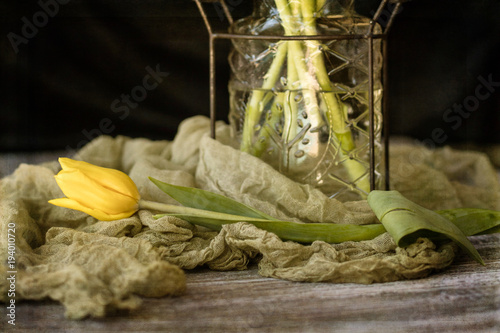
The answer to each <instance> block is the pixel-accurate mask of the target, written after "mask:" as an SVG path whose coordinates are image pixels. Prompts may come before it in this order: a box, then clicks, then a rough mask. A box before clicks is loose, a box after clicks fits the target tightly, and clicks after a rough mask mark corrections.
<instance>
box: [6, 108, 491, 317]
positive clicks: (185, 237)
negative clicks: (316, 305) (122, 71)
mask: <svg viewBox="0 0 500 333" xmlns="http://www.w3.org/2000/svg"><path fill="white" fill-rule="evenodd" d="M75 157H77V158H79V159H81V160H84V161H86V162H89V163H93V164H96V165H99V166H103V167H108V168H115V169H118V170H121V171H123V172H125V173H127V174H128V175H129V176H130V177H131V178H132V179H133V181H134V182H135V183H136V185H137V187H138V189H139V192H140V195H141V197H142V198H144V199H145V200H153V201H159V202H165V203H170V204H174V203H175V201H174V200H173V199H172V198H170V197H168V196H167V195H166V194H165V193H163V192H161V191H160V190H159V189H158V188H156V186H154V184H152V183H151V182H150V181H149V180H148V177H149V176H151V177H154V178H156V179H158V180H160V181H163V182H167V183H172V184H174V185H181V186H191V187H199V188H202V189H204V190H209V191H212V192H215V193H219V194H222V195H225V196H228V197H230V198H232V199H235V200H237V201H240V202H242V203H244V204H246V205H249V206H252V207H254V208H256V209H259V210H261V211H263V212H265V213H266V214H269V215H271V216H273V217H276V218H278V219H282V220H292V221H303V222H311V223H314V222H327V223H350V224H370V223H377V219H376V217H375V215H374V214H373V212H372V211H371V209H370V207H369V206H368V204H367V202H366V201H356V202H340V201H337V200H335V199H329V198H328V197H327V196H325V195H324V194H323V193H321V192H320V191H318V190H316V189H314V188H312V187H310V186H308V185H302V184H298V183H296V182H294V181H292V180H290V179H288V178H286V177H285V176H283V175H281V174H279V173H278V172H277V171H276V170H274V169H272V168H271V167H270V166H268V165H266V164H264V163H263V162H261V161H260V160H259V159H257V158H255V157H253V156H250V155H248V154H246V153H243V152H240V151H239V150H237V149H235V148H234V147H232V146H231V145H230V130H229V126H227V125H226V124H224V123H222V122H220V123H218V124H217V140H213V139H211V138H210V137H209V120H208V119H207V118H206V117H202V116H197V117H193V118H189V119H187V120H186V121H184V122H183V123H182V124H181V125H180V127H179V130H178V134H177V136H176V137H175V139H174V140H173V141H151V140H147V139H144V138H138V139H132V138H127V137H122V136H119V137H116V138H112V137H109V136H102V137H99V138H97V139H95V140H93V141H92V142H90V143H89V144H88V145H86V146H85V147H83V148H82V149H81V150H80V151H79V152H78V153H77V156H75ZM390 166H391V183H392V185H393V189H396V190H398V191H400V192H401V193H402V194H403V195H404V196H405V197H407V198H408V199H411V200H413V201H415V202H416V203H417V204H419V205H421V206H424V207H426V208H429V209H433V210H435V209H448V208H459V207H464V206H469V205H473V206H475V207H478V208H488V209H496V210H498V209H500V198H499V193H500V190H499V189H500V188H499V184H498V180H497V175H496V173H495V170H494V168H493V166H492V165H491V163H490V161H489V160H488V158H487V156H486V155H484V154H482V153H478V152H462V151H457V150H453V149H451V148H442V149H436V150H433V151H430V150H427V149H425V148H423V147H420V146H416V145H406V144H405V145H395V146H394V147H392V149H391V165H390ZM58 171H59V166H58V164H57V162H56V161H53V162H49V163H44V164H42V165H26V164H23V165H20V166H19V168H18V169H17V170H16V171H15V172H14V173H13V174H11V175H9V176H7V177H5V178H3V179H2V181H1V195H2V197H1V198H2V201H1V211H0V221H1V232H2V235H6V234H7V229H8V226H9V223H14V224H15V229H16V263H15V265H16V269H17V272H18V273H17V274H18V275H17V282H16V283H17V284H16V287H17V291H18V295H17V296H18V299H19V300H21V299H28V300H41V299H47V298H48V299H52V300H56V301H59V302H61V303H62V304H64V306H65V307H66V315H67V316H68V317H69V318H75V319H78V318H84V317H87V316H94V317H101V316H104V315H106V313H107V312H108V311H110V310H113V309H119V308H126V309H133V308H135V307H137V306H140V297H163V296H168V295H171V296H176V295H181V294H182V293H183V291H184V290H185V288H186V280H185V274H189V270H190V269H193V268H196V267H199V266H206V267H209V268H210V269H214V270H221V271H225V270H243V269H246V268H248V266H249V265H250V264H252V263H258V266H259V274H261V275H262V276H265V277H271V278H280V279H286V280H291V281H302V282H332V283H348V282H350V283H380V282H387V281H397V280H404V279H415V278H422V277H425V276H428V275H429V274H431V273H432V272H434V271H436V270H441V269H443V268H446V267H447V266H448V265H450V263H451V262H452V261H453V258H454V256H455V253H456V252H457V250H458V249H457V247H456V246H455V245H453V244H452V243H447V244H442V245H439V246H438V245H436V244H433V243H432V242H431V241H430V240H428V239H422V238H421V239H418V241H417V242H416V243H414V244H412V245H410V246H409V247H407V248H404V249H403V248H399V247H397V246H396V245H395V243H394V241H393V240H392V238H391V237H390V236H389V235H388V234H387V233H384V234H382V235H381V236H379V237H377V238H375V239H373V240H369V241H362V242H345V243H341V244H327V243H324V242H319V241H317V242H314V243H312V244H309V245H304V244H298V243H294V242H283V241H282V240H280V239H279V238H278V237H277V236H276V235H274V234H272V233H269V232H266V231H264V230H260V229H258V228H256V227H255V226H252V225H250V224H247V223H236V224H232V225H225V226H224V227H223V228H222V230H221V231H220V232H214V231H210V230H207V229H205V228H202V227H197V226H194V225H192V224H190V223H188V222H186V221H183V220H181V219H179V218H176V217H162V218H160V219H157V220H156V219H154V218H153V214H154V212H151V211H148V210H140V211H139V212H137V213H136V214H134V215H133V216H131V217H129V218H125V219H120V220H116V221H110V222H103V221H97V220H96V219H95V218H92V217H90V216H88V215H86V214H85V213H82V212H78V211H74V210H70V209H66V208H62V207H55V206H52V205H50V204H48V203H47V201H48V200H50V199H54V198H59V197H62V196H63V194H62V193H61V190H60V189H59V188H58V186H57V184H56V182H55V180H54V175H55V174H57V172H58ZM7 247H8V244H7V238H6V237H2V239H0V248H1V254H0V255H1V256H2V263H5V262H6V260H5V259H6V258H5V256H6V254H7ZM5 271H6V270H5V269H3V270H2V272H5ZM188 287H189V286H188ZM6 288H8V286H7V282H6V279H5V278H4V277H2V280H1V282H0V289H1V290H0V292H1V295H2V301H7V299H6V295H7V293H6V292H5V291H6Z"/></svg>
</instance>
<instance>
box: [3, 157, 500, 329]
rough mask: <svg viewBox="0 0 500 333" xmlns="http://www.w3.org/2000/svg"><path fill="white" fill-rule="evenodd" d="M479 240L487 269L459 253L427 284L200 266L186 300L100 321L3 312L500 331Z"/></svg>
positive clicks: (39, 321) (45, 324) (485, 248)
mask: <svg viewBox="0 0 500 333" xmlns="http://www.w3.org/2000/svg"><path fill="white" fill-rule="evenodd" d="M39 160H40V158H39V159H38V160H37V161H39ZM10 161H11V162H10V164H9V165H15V162H12V156H11V158H10ZM0 162H1V161H0ZM0 164H1V163H0ZM4 165H5V163H4ZM4 170H5V169H4ZM471 241H472V243H473V244H474V245H475V246H476V248H477V249H478V251H479V253H480V254H481V256H482V257H483V259H484V261H485V263H486V265H485V266H481V265H479V264H477V263H476V262H473V261H472V260H471V259H469V258H468V257H467V256H465V255H464V254H460V255H458V256H457V258H456V260H455V261H454V263H453V264H452V265H451V266H450V267H448V268H447V269H446V270H444V271H442V272H437V273H435V274H433V275H431V276H429V277H427V278H425V279H420V280H413V281H399V282H392V283H384V284H373V285H358V284H329V283H298V282H289V281H283V280H277V279H270V278H263V277H261V276H259V275H258V273H257V268H256V267H252V268H251V269H249V270H246V271H239V272H215V271H210V270H207V269H196V270H193V271H186V276H187V290H186V293H185V294H184V295H182V296H180V297H173V298H171V297H165V298H160V299H152V298H145V299H143V303H142V306H141V307H140V308H139V309H136V310H134V311H131V312H118V313H114V314H111V315H109V316H108V317H106V318H102V319H92V318H89V319H85V320H81V321H72V320H68V319H65V317H64V307H63V306H62V305H60V304H59V303H56V302H51V301H44V302H19V303H17V304H16V326H15V327H12V326H11V325H8V324H7V319H6V315H5V314H6V309H5V306H2V311H1V314H2V319H1V321H0V332H4V331H8V332H32V331H37V332H117V331H123V332H150V331H158V332H190V333H191V332H419V333H420V332H455V333H458V332H500V234H493V235H484V236H475V237H471Z"/></svg>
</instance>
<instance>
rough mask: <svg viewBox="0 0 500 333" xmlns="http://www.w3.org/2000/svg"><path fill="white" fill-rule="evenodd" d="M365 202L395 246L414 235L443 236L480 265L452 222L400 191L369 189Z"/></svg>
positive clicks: (415, 238)
mask: <svg viewBox="0 0 500 333" xmlns="http://www.w3.org/2000/svg"><path fill="white" fill-rule="evenodd" d="M368 203H369V205H370V207H371V208H372V210H373V211H374V213H375V215H376V216H377V217H378V219H379V220H380V222H381V223H382V224H383V225H384V227H385V229H386V230H387V231H388V232H389V234H390V235H391V236H392V238H393V239H394V241H395V242H396V244H397V245H398V246H399V247H406V246H408V245H410V244H412V243H414V242H415V241H416V240H417V238H418V237H428V238H435V237H436V236H437V237H438V238H439V237H441V236H445V237H447V238H449V239H451V240H453V241H455V242H456V243H457V244H458V245H459V246H460V247H461V248H462V249H463V250H465V251H466V252H467V253H468V254H469V255H470V256H471V257H472V258H474V259H475V260H476V261H478V262H479V263H481V264H483V265H484V262H483V260H482V259H481V256H480V255H479V253H478V252H477V250H476V249H475V248H474V246H473V245H472V244H471V243H470V241H469V240H468V239H467V236H466V235H465V234H464V233H463V232H462V231H461V230H460V229H459V228H458V227H457V226H456V225H455V224H454V223H452V222H451V221H450V220H448V219H446V218H445V217H444V216H441V215H440V214H438V213H436V212H433V211H431V210H428V209H426V208H424V207H422V206H419V205H417V204H416V203H414V202H412V201H410V200H408V199H406V198H405V197H404V196H403V195H401V193H399V192H397V191H372V192H370V194H369V195H368Z"/></svg>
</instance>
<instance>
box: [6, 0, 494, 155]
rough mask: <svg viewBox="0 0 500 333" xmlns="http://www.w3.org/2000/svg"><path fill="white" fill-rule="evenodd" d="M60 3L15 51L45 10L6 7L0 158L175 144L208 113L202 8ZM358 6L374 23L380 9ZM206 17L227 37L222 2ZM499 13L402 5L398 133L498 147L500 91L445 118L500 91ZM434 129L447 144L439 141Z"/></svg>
mask: <svg viewBox="0 0 500 333" xmlns="http://www.w3.org/2000/svg"><path fill="white" fill-rule="evenodd" d="M55 1H56V0H42V3H48V2H52V3H55ZM59 1H61V3H66V4H59V6H58V13H57V14H56V15H54V17H50V18H49V19H48V21H47V23H46V24H45V25H42V26H41V27H39V28H38V31H37V32H36V34H34V35H33V36H32V37H30V38H27V39H26V43H20V44H19V45H17V47H18V52H17V53H16V52H15V48H14V47H13V45H12V42H11V41H10V40H9V37H8V36H9V33H10V36H11V39H12V36H13V35H12V34H16V35H17V36H20V37H22V36H23V26H24V25H25V22H26V20H27V21H29V22H31V23H33V19H34V15H35V16H36V17H38V16H37V14H36V13H37V12H40V11H41V10H42V8H41V6H40V3H39V1H34V0H31V1H25V0H17V1H14V0H10V1H6V0H2V2H1V3H0V17H1V21H0V33H1V39H0V40H1V41H0V50H1V53H0V152H9V151H31V150H52V149H69V148H71V149H76V148H79V147H80V146H82V145H83V144H85V143H86V142H88V141H89V140H90V139H92V138H93V137H95V136H97V135H99V134H108V135H112V136H116V135H127V136H132V137H139V136H141V137H148V138H152V139H172V138H173V136H174V135H175V132H176V129H177V126H178V124H179V122H180V121H182V120H183V119H185V118H187V117H191V116H193V115H198V114H201V115H207V116H208V114H209V109H208V108H209V91H208V66H209V63H208V38H207V37H208V34H207V32H206V29H205V26H204V23H203V21H202V19H201V16H200V14H199V12H198V9H197V7H196V5H195V3H194V2H193V1H190V0H163V1H160V0H143V1H140V0H123V1H118V0H92V1H78V0H64V1H63V0H59ZM228 3H229V5H230V7H231V12H232V14H233V16H234V17H236V18H238V17H243V16H246V15H249V14H250V13H251V9H252V1H249V0H231V1H228ZM357 4H358V6H357V7H358V11H359V12H360V13H362V14H365V15H368V16H371V14H370V13H372V11H373V10H374V9H375V8H376V7H377V6H378V4H379V1H378V0H365V1H361V0H358V1H357ZM205 8H206V9H207V10H208V11H209V12H210V16H211V22H212V23H213V24H214V25H215V26H216V27H217V28H220V29H222V30H224V29H225V28H226V27H227V22H226V21H225V20H224V19H223V18H222V17H221V16H220V14H219V12H218V11H217V10H215V9H216V7H215V5H214V4H206V5H205ZM499 14H500V1H498V0H474V1H470V0H440V1H435V0H433V1H430V0H413V1H410V2H407V3H405V4H404V5H403V10H402V11H401V13H400V14H399V16H398V17H397V18H396V21H395V23H394V26H393V28H392V30H391V32H390V34H389V44H388V45H389V63H390V66H389V75H388V77H389V82H390V84H389V86H388V87H387V88H388V89H389V90H388V91H389V104H388V105H389V111H390V121H391V127H390V129H391V130H390V132H391V134H395V135H407V136H411V137H414V138H416V139H419V140H428V141H429V140H431V141H433V142H435V143H438V144H450V143H456V142H458V143H463V142H473V143H478V144H493V143H499V142H500V112H499V111H500V87H493V88H491V89H494V92H493V93H491V94H490V95H489V96H488V97H487V98H484V100H481V101H480V103H479V104H478V105H477V106H474V111H473V112H465V113H464V114H465V116H462V115H458V114H454V113H447V110H448V109H450V108H453V106H454V105H458V106H460V105H462V106H464V105H466V103H467V102H471V101H472V102H473V101H474V96H475V94H476V88H477V87H478V86H479V85H480V84H481V81H480V80H479V77H483V78H484V79H486V80H488V78H490V80H492V81H494V82H500V63H499V60H500V19H499V18H498V17H500V16H499ZM23 17H24V18H25V19H24V21H23ZM38 18H39V17H38ZM25 29H26V28H25ZM228 50H229V43H227V42H226V41H219V42H218V43H217V55H218V58H217V75H218V81H217V99H218V109H217V112H218V119H221V120H226V119H227V109H228V103H227V99H228V97H227V80H228V77H229V74H228V68H227V61H226V56H227V52H228ZM147 66H149V67H151V68H153V69H155V68H156V67H158V68H159V69H160V70H161V71H162V72H168V76H166V77H164V78H163V81H162V82H161V83H160V84H159V85H158V87H157V88H156V89H153V90H150V91H147V96H146V97H145V98H144V100H143V101H141V102H140V103H137V105H136V107H135V108H132V107H130V108H129V111H130V112H127V113H126V112H125V111H122V112H116V108H115V111H113V108H112V105H113V101H115V100H116V99H120V98H121V96H122V94H130V93H131V91H132V89H134V87H136V86H138V85H139V86H141V85H142V82H143V78H144V76H145V75H146V74H147V73H148V72H147V71H146V67H147ZM499 85H500V84H499ZM481 89H482V90H480V91H481V92H482V93H486V92H487V90H484V89H485V88H481ZM464 103H465V104H464ZM121 105H122V106H123V104H121ZM115 106H116V105H115ZM469 108H470V107H469ZM448 112H451V111H448ZM445 114H448V116H450V117H451V116H453V117H454V118H448V120H446V119H443V115H445ZM457 117H458V118H457ZM103 119H105V120H104V121H103ZM451 119H453V121H452V120H451ZM436 129H438V130H439V129H440V133H441V135H440V138H441V139H442V138H443V137H446V139H445V140H441V139H440V140H434V139H433V131H434V132H435V131H436ZM436 141H440V142H436ZM441 141H442V142H441Z"/></svg>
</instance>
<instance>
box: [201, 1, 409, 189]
mask: <svg viewBox="0 0 500 333" xmlns="http://www.w3.org/2000/svg"><path fill="white" fill-rule="evenodd" d="M194 1H195V2H196V5H197V6H198V10H199V11H200V14H201V16H202V18H203V21H204V22H205V25H206V28H207V31H208V36H209V58H210V74H209V75H210V135H211V137H212V138H213V139H215V122H216V112H215V108H216V105H215V100H216V91H215V84H216V82H215V79H216V73H215V41H216V40H217V39H247V40H277V41H280V40H347V39H366V40H368V86H369V89H368V112H369V123H370V124H369V127H370V128H369V148H370V161H369V163H370V190H374V189H375V153H374V151H375V129H374V118H375V114H374V113H375V112H374V95H373V88H374V86H373V85H374V82H373V70H374V69H373V53H374V50H373V40H374V39H381V40H382V57H383V73H382V80H383V87H384V88H383V93H382V94H383V95H382V116H383V117H382V118H383V130H384V165H385V189H386V190H388V189H389V188H390V184H389V120H388V118H389V113H388V110H387V96H388V93H387V91H388V84H387V83H388V80H387V33H388V31H389V29H390V28H391V26H392V23H393V21H394V18H395V16H396V15H397V13H398V12H399V10H400V7H401V4H402V3H403V2H406V1H409V0H382V1H381V3H380V5H379V7H378V9H377V11H376V12H375V14H374V15H373V18H372V19H371V21H370V27H369V31H368V33H366V34H357V35H314V36H309V35H307V36H305V35H296V36H271V35H244V34H233V33H225V32H215V31H213V29H212V26H211V25H210V21H209V19H208V15H207V13H206V12H205V9H204V8H203V5H202V3H219V4H220V5H221V7H222V9H223V11H224V15H225V16H226V19H227V20H228V22H229V24H230V25H231V24H232V23H233V22H234V20H233V17H232V16H231V12H230V10H229V8H228V6H227V5H226V2H225V1H224V0H194ZM389 3H391V4H395V5H394V8H393V9H392V10H391V11H390V16H389V20H388V21H387V24H386V26H385V27H384V28H383V29H382V33H378V34H375V33H373V31H374V28H375V24H376V22H377V21H378V20H379V19H380V17H381V15H382V13H383V12H384V9H385V8H386V7H387V5H388V4H389Z"/></svg>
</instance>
